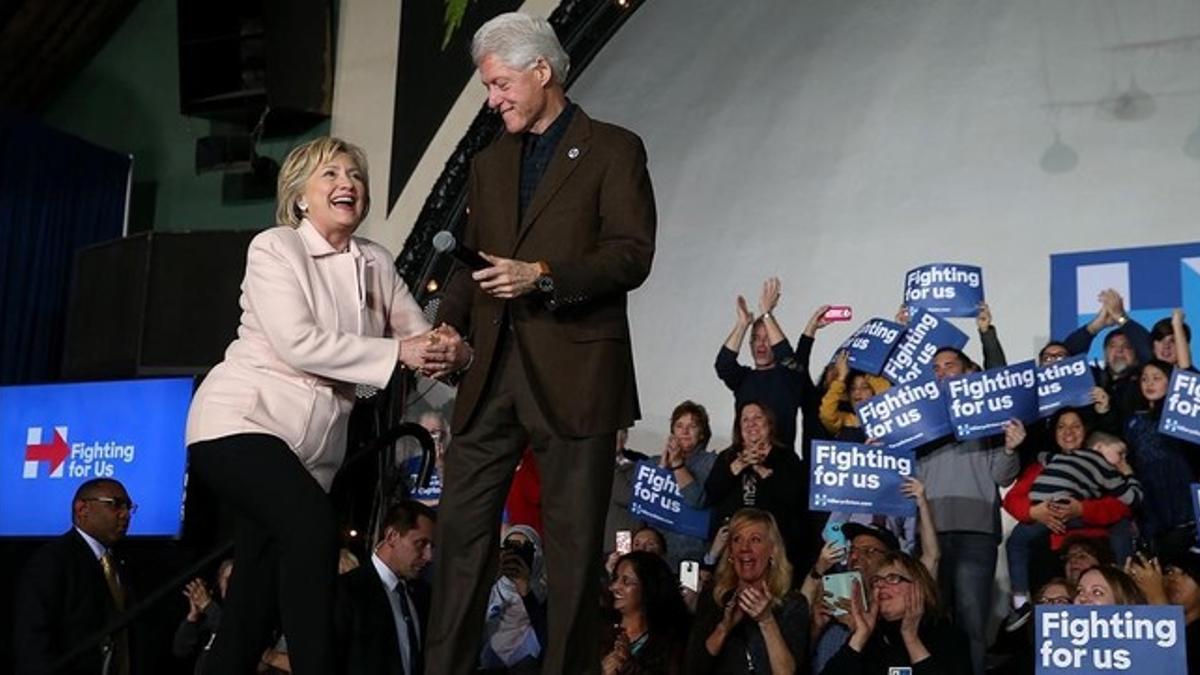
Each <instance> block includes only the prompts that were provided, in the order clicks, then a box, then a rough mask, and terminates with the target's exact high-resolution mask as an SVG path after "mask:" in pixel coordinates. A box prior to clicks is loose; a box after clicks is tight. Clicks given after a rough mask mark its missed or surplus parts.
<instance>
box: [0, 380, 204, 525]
mask: <svg viewBox="0 0 1200 675" xmlns="http://www.w3.org/2000/svg"><path fill="white" fill-rule="evenodd" d="M192 390H193V382H192V378H190V377H186V378H172V379H153V380H126V381H116V382H86V383H78V384H46V385H29V386H15V387H0V536H15V537H42V536H53V535H59V534H62V533H63V532H65V531H67V529H68V528H69V527H70V526H71V499H72V497H73V496H74V494H75V490H76V489H77V488H78V487H79V486H80V484H82V483H83V482H84V481H87V480H90V479H92V478H115V479H117V480H119V481H121V483H122V484H124V485H125V489H126V490H127V491H128V492H129V496H130V498H131V499H133V501H134V502H136V503H137V504H138V510H137V513H135V514H134V515H133V517H132V518H131V519H130V524H129V535H131V536H138V535H147V536H178V534H179V529H180V525H181V523H182V521H183V486H184V468H185V464H186V459H187V450H186V448H185V447H184V428H185V425H186V422H187V411H188V405H189V403H190V402H191V398H192Z"/></svg>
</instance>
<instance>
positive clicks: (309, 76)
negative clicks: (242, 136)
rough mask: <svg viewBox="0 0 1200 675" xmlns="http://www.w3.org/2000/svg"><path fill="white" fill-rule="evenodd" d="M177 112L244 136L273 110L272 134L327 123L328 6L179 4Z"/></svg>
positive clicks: (243, 1)
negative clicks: (237, 129)
mask: <svg viewBox="0 0 1200 675" xmlns="http://www.w3.org/2000/svg"><path fill="white" fill-rule="evenodd" d="M176 3H177V7H178V12H179V17H178V18H179V22H178V31H179V107H180V111H181V112H182V113H183V114H185V115H194V116H197V117H207V118H210V119H221V120H228V121H233V122H237V123H239V124H240V125H242V126H244V127H245V128H246V129H247V130H248V129H252V128H253V127H254V126H255V124H257V122H258V120H259V118H260V116H261V115H263V114H264V111H265V110H270V116H269V118H267V119H266V126H265V129H264V131H265V132H266V133H267V134H268V135H275V134H286V133H295V132H297V131H299V130H303V129H306V128H308V127H311V125H312V124H314V123H315V122H317V121H320V120H321V119H324V118H327V117H329V114H330V111H331V109H332V103H333V7H332V2H331V0H176Z"/></svg>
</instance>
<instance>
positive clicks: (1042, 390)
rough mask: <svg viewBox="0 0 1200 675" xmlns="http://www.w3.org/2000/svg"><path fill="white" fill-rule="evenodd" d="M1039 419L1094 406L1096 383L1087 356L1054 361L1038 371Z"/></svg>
mask: <svg viewBox="0 0 1200 675" xmlns="http://www.w3.org/2000/svg"><path fill="white" fill-rule="evenodd" d="M1037 380H1038V392H1037V393H1038V416H1039V417H1049V416H1050V415H1053V414H1054V413H1056V412H1058V411H1059V410H1061V409H1063V408H1080V407H1083V406H1088V405H1091V404H1092V389H1093V388H1094V387H1095V386H1096V380H1095V378H1093V377H1092V369H1091V368H1090V367H1088V362H1087V356H1086V355H1083V354H1081V355H1079V356H1073V357H1071V358H1069V359H1062V360H1061V361H1055V362H1054V363H1051V364H1049V365H1045V366H1042V367H1041V368H1038V370H1037Z"/></svg>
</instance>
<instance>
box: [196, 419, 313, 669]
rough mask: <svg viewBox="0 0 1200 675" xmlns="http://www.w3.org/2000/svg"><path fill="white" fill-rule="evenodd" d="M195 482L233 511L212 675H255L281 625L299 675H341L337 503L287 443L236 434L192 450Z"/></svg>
mask: <svg viewBox="0 0 1200 675" xmlns="http://www.w3.org/2000/svg"><path fill="white" fill-rule="evenodd" d="M188 452H189V462H190V470H191V472H192V475H194V476H197V477H198V478H199V479H200V480H202V481H204V484H205V485H207V486H208V487H209V488H210V489H211V490H213V492H215V493H216V495H217V497H218V498H219V499H220V500H221V501H222V502H223V503H225V504H227V505H228V506H230V507H231V508H232V509H233V512H234V514H235V516H236V519H237V520H236V523H235V526H236V531H235V534H234V559H233V577H232V578H231V579H230V585H229V597H228V598H227V600H226V602H225V606H224V608H223V610H222V613H221V629H220V630H219V631H217V638H216V642H214V643H213V648H212V651H211V653H210V654H209V656H208V662H207V664H206V667H207V672H208V673H211V674H213V675H242V674H243V673H253V672H255V666H256V665H257V664H258V662H259V659H260V658H261V657H262V654H263V650H265V649H266V648H267V647H269V646H271V644H272V640H271V637H272V636H271V633H272V630H273V629H274V627H275V626H276V625H282V627H283V633H284V635H285V636H287V644H288V657H289V659H290V661H291V666H292V672H293V673H296V675H330V674H331V673H334V672H336V670H337V668H336V665H335V658H334V645H333V623H332V618H331V617H332V615H333V594H334V584H335V582H336V581H337V526H336V522H335V520H334V516H333V509H332V507H331V506H330V504H329V497H328V495H326V494H325V491H324V490H322V489H321V486H320V485H319V484H318V483H317V481H316V480H314V479H313V477H312V476H311V475H310V474H309V473H308V471H307V470H306V469H305V468H304V465H303V464H301V463H300V459H299V458H297V457H296V455H295V453H293V452H292V451H291V449H290V448H288V446H287V444H286V443H284V442H283V441H282V440H280V439H279V438H276V437H275V436H271V435H268V434H237V435H234V436H226V437H223V438H218V439H215V440H211V441H203V442H200V443H195V444H193V445H191V446H189V447H188Z"/></svg>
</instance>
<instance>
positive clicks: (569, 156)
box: [567, 148, 579, 159]
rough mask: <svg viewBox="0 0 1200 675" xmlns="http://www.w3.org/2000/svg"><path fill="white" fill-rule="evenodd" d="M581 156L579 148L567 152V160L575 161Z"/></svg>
mask: <svg viewBox="0 0 1200 675" xmlns="http://www.w3.org/2000/svg"><path fill="white" fill-rule="evenodd" d="M578 156H579V148H571V149H570V150H568V151H567V159H575V158H576V157H578Z"/></svg>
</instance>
